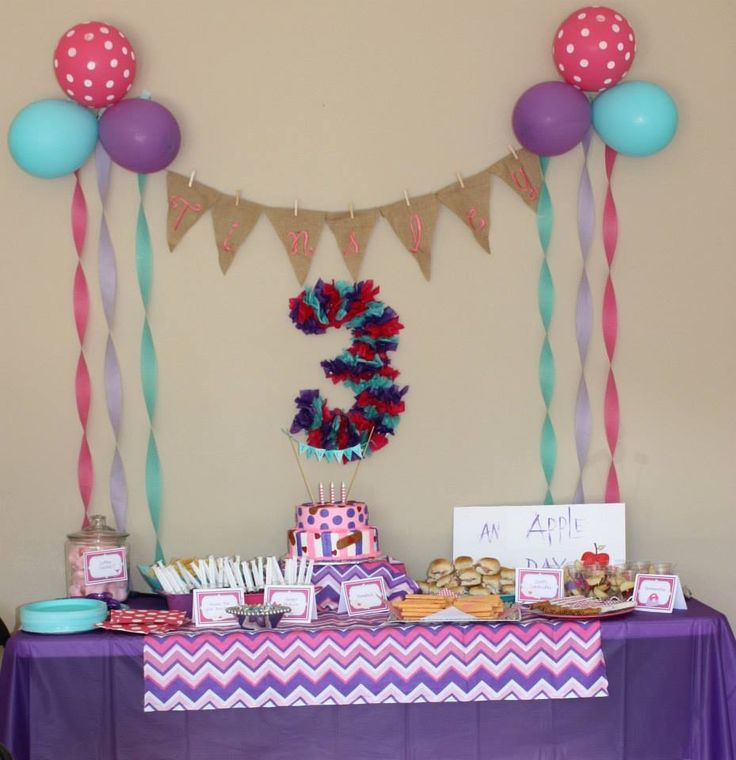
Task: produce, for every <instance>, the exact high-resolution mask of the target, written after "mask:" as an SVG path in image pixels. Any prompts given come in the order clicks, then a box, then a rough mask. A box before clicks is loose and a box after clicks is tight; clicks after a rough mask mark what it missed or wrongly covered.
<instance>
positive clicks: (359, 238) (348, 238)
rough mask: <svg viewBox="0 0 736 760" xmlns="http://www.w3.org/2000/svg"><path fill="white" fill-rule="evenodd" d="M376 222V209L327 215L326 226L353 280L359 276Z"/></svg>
mask: <svg viewBox="0 0 736 760" xmlns="http://www.w3.org/2000/svg"><path fill="white" fill-rule="evenodd" d="M377 221H378V209H376V208H371V209H368V210H365V211H354V212H352V213H351V212H350V211H345V212H342V211H340V212H336V213H331V214H327V225H328V226H329V228H330V229H331V230H332V234H333V235H334V236H335V240H336V241H337V247H338V248H339V249H340V253H341V254H342V257H343V259H344V261H345V265H346V266H347V268H348V271H349V272H350V276H351V277H352V278H353V279H354V280H356V281H357V280H358V277H359V276H360V266H361V264H362V263H363V259H364V257H365V251H366V248H367V247H368V240H369V239H370V236H371V233H372V232H373V228H374V227H375V226H376V222H377Z"/></svg>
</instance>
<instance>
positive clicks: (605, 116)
mask: <svg viewBox="0 0 736 760" xmlns="http://www.w3.org/2000/svg"><path fill="white" fill-rule="evenodd" d="M635 55H636V40H635V36H634V30H633V29H632V28H631V25H630V24H629V22H628V21H627V20H626V19H625V18H624V17H623V16H622V15H621V14H620V13H618V12H617V11H615V10H613V9H611V8H605V7H603V6H596V5H592V6H586V7H584V8H579V9H578V10H576V11H574V12H573V13H571V14H570V15H569V16H568V17H567V18H566V19H565V20H564V21H563V22H562V23H561V24H560V26H559V27H558V29H557V31H556V33H555V37H554V43H553V45H552V57H553V59H554V62H555V67H556V69H557V72H558V74H559V75H560V76H561V77H562V79H563V80H564V82H542V83H540V84H537V85H534V86H533V87H531V88H529V89H528V90H527V91H526V92H524V93H523V94H522V96H521V97H520V98H519V99H518V101H517V102H516V106H515V107H514V112H513V116H512V125H513V129H514V133H515V134H516V137H517V139H518V140H519V142H520V143H521V144H522V145H523V146H524V147H525V148H528V149H529V150H531V151H532V152H533V153H537V154H538V155H542V156H557V155H560V154H561V153H566V152H567V151H569V150H571V149H572V148H574V147H575V146H576V145H577V144H578V143H579V142H580V141H581V140H582V139H583V137H584V136H585V135H586V133H587V132H588V130H589V128H590V126H591V123H592V125H593V127H594V129H595V130H596V132H597V133H598V135H599V136H600V137H601V139H602V140H603V142H605V143H606V145H608V146H610V147H611V148H613V149H614V150H616V151H617V152H618V153H623V154H624V155H627V156H649V155H652V154H653V153H657V152H658V151H660V150H662V148H664V147H666V146H667V145H668V144H669V142H670V140H672V138H673V137H674V135H675V131H676V130H677V107H676V106H675V103H674V101H673V100H672V98H671V97H670V95H669V94H668V93H667V92H666V90H664V89H663V88H662V87H660V86H659V85H656V84H654V83H652V82H623V81H622V80H623V79H624V78H625V77H626V75H627V74H628V73H629V69H630V68H631V65H632V64H633V62H634V56H635ZM586 92H587V93H595V95H590V96H588V97H586V95H585V94H584V93H586ZM589 97H590V98H591V99H592V98H594V99H593V100H592V104H591V102H590V100H589Z"/></svg>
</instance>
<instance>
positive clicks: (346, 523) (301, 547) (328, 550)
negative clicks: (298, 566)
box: [288, 501, 380, 560]
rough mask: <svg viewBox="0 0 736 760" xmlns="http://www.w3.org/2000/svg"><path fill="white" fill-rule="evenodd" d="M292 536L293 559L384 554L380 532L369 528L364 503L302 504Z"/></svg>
mask: <svg viewBox="0 0 736 760" xmlns="http://www.w3.org/2000/svg"><path fill="white" fill-rule="evenodd" d="M288 536H289V550H288V556H289V557H309V558H310V559H314V560H345V559H348V560H356V559H370V558H372V557H376V556H377V555H379V554H380V549H379V545H378V531H377V530H376V528H374V527H373V526H372V525H369V523H368V506H367V505H366V504H365V503H364V502H362V501H340V502H331V503H322V504H317V503H306V504H300V505H299V506H298V507H297V508H296V528H295V529H293V530H290V531H289V533H288Z"/></svg>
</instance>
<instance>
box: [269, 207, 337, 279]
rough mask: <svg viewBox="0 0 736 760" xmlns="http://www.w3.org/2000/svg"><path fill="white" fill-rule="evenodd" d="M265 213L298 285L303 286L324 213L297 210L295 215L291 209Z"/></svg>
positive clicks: (276, 209)
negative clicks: (287, 258)
mask: <svg viewBox="0 0 736 760" xmlns="http://www.w3.org/2000/svg"><path fill="white" fill-rule="evenodd" d="M265 213H266V216H267V217H268V218H269V220H270V221H271V224H272V225H273V228H274V230H276V234H277V235H278V236H279V240H281V242H282V243H283V244H284V248H285V249H286V253H287V255H288V257H289V261H290V262H291V266H292V267H294V274H295V275H296V278H297V280H299V284H300V285H303V284H304V281H305V280H306V279H307V275H308V274H309V268H310V267H311V266H312V258H313V257H314V252H315V251H316V250H317V244H318V243H319V238H320V235H321V234H322V226H323V225H324V223H325V212H324V211H303V210H301V209H299V212H298V213H297V214H296V215H295V214H294V209H292V208H266V209H265Z"/></svg>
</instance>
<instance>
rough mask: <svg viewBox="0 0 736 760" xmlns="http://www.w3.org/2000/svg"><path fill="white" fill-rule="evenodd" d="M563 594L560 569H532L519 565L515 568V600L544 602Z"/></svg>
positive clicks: (519, 601) (520, 602)
mask: <svg viewBox="0 0 736 760" xmlns="http://www.w3.org/2000/svg"><path fill="white" fill-rule="evenodd" d="M564 595H565V591H564V589H563V587H562V570H552V569H545V570H532V569H531V568H528V567H520V568H518V569H517V570H516V601H517V602H518V603H519V604H523V603H524V602H530V603H531V602H544V601H548V600H549V599H559V598H560V597H562V596H564Z"/></svg>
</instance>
